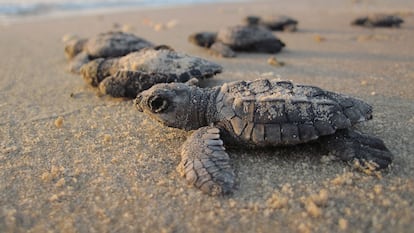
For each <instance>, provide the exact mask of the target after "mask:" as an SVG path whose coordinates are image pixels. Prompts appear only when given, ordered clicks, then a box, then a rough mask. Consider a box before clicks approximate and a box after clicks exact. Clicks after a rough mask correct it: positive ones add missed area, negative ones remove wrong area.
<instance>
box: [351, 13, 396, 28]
mask: <svg viewBox="0 0 414 233" xmlns="http://www.w3.org/2000/svg"><path fill="white" fill-rule="evenodd" d="M402 23H404V20H403V19H401V18H400V17H398V16H396V15H387V14H373V15H368V16H364V17H360V18H357V19H355V20H354V21H352V22H351V24H352V25H356V26H362V27H369V28H372V27H400V24H402Z"/></svg>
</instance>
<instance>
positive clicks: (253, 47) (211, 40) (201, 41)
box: [188, 26, 285, 57]
mask: <svg viewBox="0 0 414 233" xmlns="http://www.w3.org/2000/svg"><path fill="white" fill-rule="evenodd" d="M188 40H189V41H190V42H191V43H193V44H195V45H197V46H200V47H205V48H209V50H210V51H212V52H213V53H214V54H217V55H220V56H222V57H235V56H236V51H244V52H256V53H277V52H280V50H282V48H283V47H285V44H284V43H283V42H282V41H281V40H279V39H278V38H277V37H276V36H274V35H273V33H272V32H271V31H270V30H268V29H266V28H263V27H258V26H233V27H227V28H223V29H220V30H219V32H218V33H214V32H199V33H194V34H192V35H190V36H189V38H188Z"/></svg>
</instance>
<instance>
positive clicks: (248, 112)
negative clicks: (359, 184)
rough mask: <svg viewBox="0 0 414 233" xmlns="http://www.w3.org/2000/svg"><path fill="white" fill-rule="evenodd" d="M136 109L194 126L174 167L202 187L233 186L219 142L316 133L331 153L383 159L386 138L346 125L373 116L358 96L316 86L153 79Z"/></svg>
mask: <svg viewBox="0 0 414 233" xmlns="http://www.w3.org/2000/svg"><path fill="white" fill-rule="evenodd" d="M135 104H136V106H137V108H138V110H139V111H141V112H144V113H146V114H148V115H149V116H150V117H151V118H153V119H155V120H156V121H159V122H161V123H163V124H164V125H166V126H169V127H174V128H180V129H184V130H195V132H194V133H193V134H192V135H191V136H190V137H189V138H188V139H187V141H186V142H185V143H184V145H183V146H182V148H181V156H182V159H181V163H180V164H179V168H178V170H179V171H180V173H181V174H182V175H183V176H184V177H185V179H186V180H187V181H188V182H189V183H190V184H192V185H194V186H195V187H197V188H199V189H201V190H202V191H203V192H205V193H208V194H211V195H217V194H225V193H230V192H232V190H233V187H234V180H235V175H234V172H233V169H232V168H231V165H230V158H229V156H228V154H227V153H226V151H225V148H224V147H223V145H226V146H229V147H230V146H236V147H243V146H246V147H248V148H258V147H269V146H287V145H297V144H301V143H307V142H311V141H319V142H320V144H321V146H323V147H325V148H326V149H327V150H328V151H329V152H330V153H332V154H333V155H335V156H337V157H338V158H339V159H341V160H343V161H347V162H355V163H359V164H360V166H366V167H368V168H371V169H374V170H376V169H382V168H386V167H388V165H389V164H390V163H391V161H392V157H393V155H392V154H391V152H390V151H389V150H388V149H387V148H386V146H385V145H384V143H383V141H382V140H380V139H378V138H376V137H373V136H369V135H365V134H362V133H359V132H357V131H354V130H353V129H351V127H352V126H353V125H354V124H356V123H359V122H362V121H366V120H369V119H371V118H372V107H371V106H370V105H368V104H367V103H365V102H363V101H362V100H359V99H355V98H352V97H349V96H346V95H342V94H337V93H334V92H329V91H326V90H323V89H320V88H318V87H313V86H306V85H295V84H293V83H291V82H287V81H277V80H268V79H260V80H255V81H236V82H232V83H227V84H224V85H223V86H221V87H214V88H204V89H202V88H199V87H196V86H189V85H186V84H182V83H170V84H157V85H154V86H153V87H151V88H150V89H148V90H146V91H144V92H142V93H140V94H139V95H138V96H137V98H136V100H135Z"/></svg>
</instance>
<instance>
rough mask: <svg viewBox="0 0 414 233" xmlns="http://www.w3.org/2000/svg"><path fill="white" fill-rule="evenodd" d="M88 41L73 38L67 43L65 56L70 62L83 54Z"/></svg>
mask: <svg viewBox="0 0 414 233" xmlns="http://www.w3.org/2000/svg"><path fill="white" fill-rule="evenodd" d="M86 42H87V39H78V38H75V37H74V38H71V39H68V40H67V41H65V55H66V58H67V59H68V60H72V59H73V58H74V57H75V56H76V55H78V54H79V53H80V52H82V50H83V48H84V46H85V44H86Z"/></svg>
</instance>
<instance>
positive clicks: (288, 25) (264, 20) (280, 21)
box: [244, 15, 298, 32]
mask: <svg viewBox="0 0 414 233" xmlns="http://www.w3.org/2000/svg"><path fill="white" fill-rule="evenodd" d="M244 21H245V23H246V24H247V25H250V26H253V25H260V26H263V27H266V28H268V29H269V30H272V31H288V32H294V31H296V30H297V26H298V21H297V20H295V19H292V18H290V17H288V16H285V15H269V16H265V17H260V16H255V15H249V16H247V17H246V18H245V19H244Z"/></svg>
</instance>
